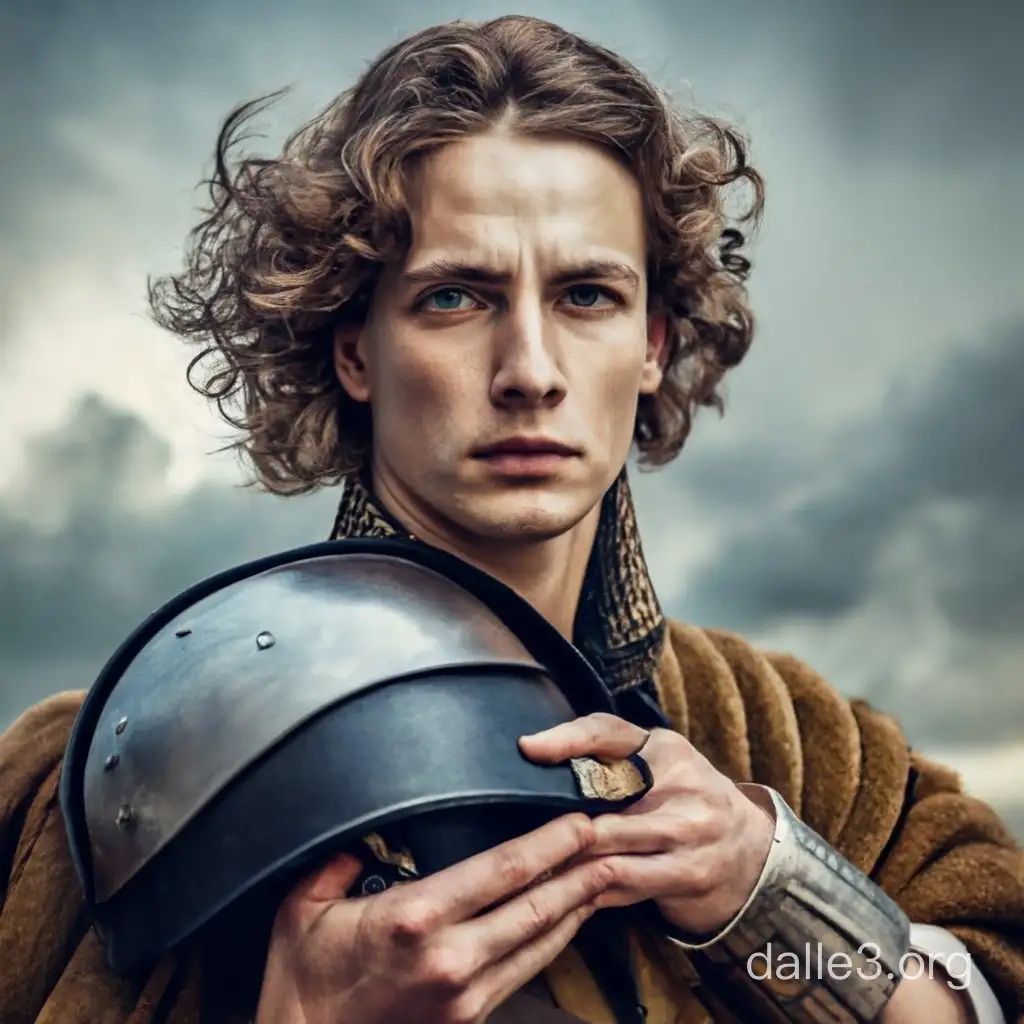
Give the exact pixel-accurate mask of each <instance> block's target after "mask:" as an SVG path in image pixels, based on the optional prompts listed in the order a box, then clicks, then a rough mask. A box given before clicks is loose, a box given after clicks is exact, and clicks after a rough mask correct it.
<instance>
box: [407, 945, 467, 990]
mask: <svg viewBox="0 0 1024 1024" xmlns="http://www.w3.org/2000/svg"><path fill="white" fill-rule="evenodd" d="M419 973H420V977H421V978H422V979H423V981H424V982H426V984H427V985H429V986H430V988H432V989H434V990H436V991H440V992H444V993H450V994H452V995H458V994H461V993H462V992H463V990H464V989H465V987H466V985H467V984H468V982H469V979H470V977H471V975H472V965H471V963H470V958H469V957H468V956H467V955H466V954H465V953H464V952H463V951H462V950H459V949H457V948H455V947H453V946H450V945H441V946H437V947H436V948H435V949H432V950H430V952H429V953H427V954H426V955H425V956H424V957H423V959H422V961H421V963H420V972H419Z"/></svg>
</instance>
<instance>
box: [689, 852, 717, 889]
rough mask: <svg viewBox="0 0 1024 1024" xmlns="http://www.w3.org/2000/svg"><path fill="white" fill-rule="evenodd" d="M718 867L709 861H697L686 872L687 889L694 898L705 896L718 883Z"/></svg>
mask: <svg viewBox="0 0 1024 1024" xmlns="http://www.w3.org/2000/svg"><path fill="white" fill-rule="evenodd" d="M719 874H720V871H719V868H718V865H716V864H715V863H713V862H712V861H710V860H701V861H697V862H696V863H695V864H693V865H692V866H691V867H690V870H689V871H688V872H687V888H688V889H689V890H690V892H691V893H692V894H693V895H694V896H707V895H709V894H710V893H712V892H713V891H714V890H715V889H716V888H717V886H718V883H719Z"/></svg>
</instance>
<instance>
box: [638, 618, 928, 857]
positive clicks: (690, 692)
mask: <svg viewBox="0 0 1024 1024" xmlns="http://www.w3.org/2000/svg"><path fill="white" fill-rule="evenodd" d="M667 636H668V643H667V644H666V649H665V654H664V657H663V661H662V667H661V671H660V673H659V679H658V688H659V697H660V698H661V700H662V703H663V706H664V707H665V710H666V712H667V713H668V715H669V717H670V718H671V719H672V720H673V724H674V725H676V727H677V728H680V729H681V731H683V732H685V733H686V735H687V736H688V737H689V738H690V740H691V742H692V743H693V744H694V745H695V746H696V747H697V748H698V749H699V750H700V751H701V752H702V753H703V754H704V755H705V756H706V757H708V759H709V760H711V761H712V763H713V764H715V766H716V767H717V768H719V770H720V771H723V772H725V773H726V774H728V775H730V776H731V777H733V778H735V779H736V780H737V781H753V782H759V783H762V784H763V785H768V786H771V787H772V788H773V789H775V790H777V791H778V792H779V793H781V794H782V796H783V797H784V798H785V800H786V802H787V803H789V804H790V806H792V807H793V808H794V810H796V811H797V813H798V814H800V815H801V816H802V817H803V818H804V820H805V821H807V822H808V824H810V825H811V826H812V827H813V828H815V830H816V831H818V832H820V833H821V834H822V835H823V836H824V837H825V838H826V839H828V840H829V841H830V842H833V843H835V842H837V841H838V840H839V839H840V837H841V836H844V835H845V836H846V837H847V838H848V839H849V840H851V845H852V846H856V845H857V841H855V840H853V837H860V838H861V839H862V840H863V837H865V835H866V834H867V833H870V834H871V835H872V838H873V839H874V841H873V842H869V843H868V846H870V847H871V849H864V850H854V849H852V848H851V849H849V850H848V855H850V854H854V856H853V857H852V858H851V859H854V860H855V861H860V862H862V863H863V862H864V861H870V860H871V859H872V858H873V857H875V856H877V855H878V854H879V853H880V852H881V851H880V849H878V848H877V844H878V843H879V842H880V841H881V842H883V844H884V840H881V836H882V835H884V834H885V833H886V832H887V829H886V828H885V827H884V826H883V827H881V828H879V827H878V826H880V825H883V823H885V824H887V825H888V826H889V827H892V826H894V825H895V824H896V820H897V819H898V817H899V814H900V811H901V809H902V807H903V805H904V800H905V796H906V790H907V787H908V784H909V782H910V780H911V775H912V753H911V751H910V749H909V746H908V744H907V741H906V739H905V737H904V735H903V731H902V729H901V728H900V726H899V724H898V723H897V722H896V721H895V720H894V719H893V718H891V717H890V716H888V715H885V714H882V713H880V712H879V711H878V710H877V709H874V708H872V707H871V706H870V705H868V704H867V703H866V702H864V701H859V700H850V699H847V698H846V697H844V696H843V695H842V694H841V693H840V691H839V690H838V689H837V688H836V687H835V686H834V685H832V684H831V683H830V682H828V681H827V680H826V679H824V678H823V677H822V676H821V675H820V674H819V673H818V672H816V671H815V670H814V669H813V668H812V667H811V666H810V665H808V664H807V663H806V662H804V661H802V660H801V659H800V658H797V657H795V656H793V655H791V654H787V653H781V652H776V651H768V650H763V649H761V648H758V647H757V646H755V645H754V644H751V643H750V642H749V641H747V640H745V639H744V638H742V637H740V636H738V635H736V634H735V633H730V632H727V631H724V630H717V629H701V628H699V627H696V626H691V625H687V624H685V623H682V622H678V621H670V622H669V623H668V633H667ZM865 822H872V823H873V824H874V827H871V828H867V829H866V828H865V827H864V823H865Z"/></svg>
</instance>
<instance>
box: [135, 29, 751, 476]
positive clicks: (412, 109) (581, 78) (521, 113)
mask: <svg viewBox="0 0 1024 1024" xmlns="http://www.w3.org/2000/svg"><path fill="white" fill-rule="evenodd" d="M278 95H280V94H279V93H276V94H271V95H270V96H268V97H263V98H261V99H257V100H254V101H252V102H250V103H246V104H244V105H242V106H240V107H238V108H237V109H236V110H234V111H233V112H232V113H231V114H230V116H229V117H228V118H227V120H226V121H225V123H224V125H223V127H222V129H221V132H220V135H219V137H218V140H217V147H216V162H215V167H214V171H213V174H212V176H211V178H210V180H209V181H208V182H207V184H208V186H209V195H210V204H209V206H208V207H207V208H206V209H204V210H203V214H204V218H205V219H204V220H203V221H202V222H201V223H200V224H199V225H198V226H197V227H196V228H195V229H194V230H193V232H192V233H191V235H190V246H189V248H188V253H187V258H186V264H185V267H184V269H183V271H182V272H181V273H179V274H173V275H168V276H166V277H162V278H159V279H157V280H156V281H153V282H151V284H150V306H151V308H152V311H153V315H154V317H155V319H156V321H157V322H158V323H159V324H160V325H162V326H164V327H166V328H168V329H169V330H171V331H174V332H175V333H177V334H179V335H182V336H184V337H186V338H188V339H191V340H192V341H194V342H197V343H198V344H199V345H200V346H201V350H200V351H199V353H198V354H197V355H196V356H195V358H194V359H193V360H192V362H191V363H190V365H189V381H190V383H191V384H192V386H193V387H195V388H196V389H197V390H198V391H199V392H200V393H202V394H203V395H205V396H206V397H208V398H210V399H212V400H213V401H215V402H216V403H217V406H218V408H219V410H220V412H221V414H222V415H223V416H224V418H225V419H226V420H227V421H228V423H229V424H231V425H232V427H233V428H235V429H236V430H237V431H239V436H238V439H237V441H236V442H235V443H234V446H235V447H236V448H237V449H238V450H239V451H240V453H241V454H242V455H243V457H244V458H245V459H246V460H247V461H248V462H249V464H250V465H251V468H252V470H253V472H254V475H255V479H256V482H257V483H259V484H260V485H262V486H263V487H264V488H266V489H267V490H270V491H273V492H276V493H278V494H296V493H302V492H306V491H311V490H314V489H316V488H318V487H320V486H324V485H328V484H334V483H337V482H338V481H339V480H340V478H341V477H342V476H344V475H345V474H346V473H349V472H351V471H352V470H353V469H355V468H357V467H358V466H359V465H360V464H362V462H363V461H364V460H365V457H366V454H367V452H368V450H369V445H370V441H371V437H370V417H369V411H368V408H367V406H366V405H365V404H360V403H356V402H354V401H352V400H351V399H350V398H349V397H348V395H347V394H346V393H345V391H344V389H343V388H342V387H341V384H340V383H339V381H338V379H337V377H336V375H335V371H334V364H333V336H334V331H335V328H336V327H337V325H338V324H339V322H342V321H343V320H351V319H356V320H358V318H361V317H363V316H364V315H365V312H366V309H367V305H368V303H369V301H370V300H371V297H372V295H373V290H374V286H375V283H376V281H377V279H378V277H379V275H380V273H381V270H382V268H383V267H384V266H385V265H387V264H390V263H391V261H394V260H401V259H402V258H403V257H404V255H405V254H406V252H407V250H408V245H409V241H410V226H409V216H408V212H407V205H406V196H405V182H406V180H407V178H408V174H409V171H410V170H411V169H412V168H413V167H414V165H415V162H416V161H417V160H420V159H422V157H423V156H424V155H426V154H428V153H430V152H431V151H432V150H435V149H437V147H440V146H443V145H445V144H446V143H449V142H452V141H454V140H458V139H462V138H465V137H467V136H471V135H474V134H477V133H482V132H485V131H487V130H488V129H489V128H492V127H494V126H495V125H496V124H498V123H499V122H500V123H501V124H502V125H503V126H505V127H506V128H508V129H509V130H512V131H514V132H516V133H522V134H543V135H555V136H562V137H566V136H568V137H572V138H576V139H581V140H585V141H587V142H589V143H592V144H595V145H597V146H600V147H602V148H603V149H604V150H605V151H608V152H610V153H612V154H614V155H615V157H616V158H617V159H618V160H620V161H621V162H622V163H623V165H625V166H626V167H627V168H628V169H629V170H630V171H631V172H632V173H633V174H634V175H635V177H636V179H637V181H638V182H639V184H640V187H641V190H642V194H643V199H644V208H645V213H646V217H647V222H648V223H647V232H648V268H647V270H648V278H649V293H650V296H651V301H652V302H653V303H660V304H661V305H662V306H663V307H664V308H665V309H667V310H668V311H670V313H671V317H670V321H671V327H670V332H669V347H668V352H667V363H666V373H665V377H664V382H663V383H662V385H661V387H660V389H659V391H658V393H657V394H656V395H652V396H641V400H640V405H639V408H638V412H637V418H636V424H635V430H634V439H635V444H636V448H637V450H638V453H639V461H640V463H641V464H647V465H651V466H653V465H661V464H664V463H666V462H668V461H669V460H671V459H672V458H674V457H675V456H676V455H677V454H678V453H679V451H680V450H681V449H682V447H683V444H684V442H685V441H686V438H687V436H688V435H689V433H690V430H691V427H692V423H693V418H694V415H695V413H696V410H697V409H698V408H699V407H701V406H713V407H717V408H719V409H721V396H720V393H719V385H720V383H721V381H722V378H723V376H724V375H725V373H726V372H727V371H728V370H729V369H730V368H731V367H734V366H736V365H737V364H738V363H739V362H740V360H741V359H742V358H743V356H744V355H745V354H746V352H747V350H748V348H749V346H750V343H751V339H752V337H753V330H754V318H753V315H752V313H751V310H750V307H749V305H748V302H747V297H746V292H745V287H744V282H745V280H746V278H747V275H748V273H749V271H750V261H749V260H748V258H747V257H746V256H745V255H744V254H743V252H742V251H741V250H742V246H743V244H744V241H745V238H744V235H743V233H742V232H741V231H740V230H739V229H738V225H739V224H742V223H744V222H749V223H756V221H757V220H758V218H759V217H760V215H761V210H762V206H763V201H764V186H763V181H762V178H761V176H760V174H759V173H758V172H757V171H756V170H755V169H754V168H753V167H752V166H750V164H749V163H748V152H747V144H746V142H745V140H744V138H743V137H742V136H741V135H740V134H739V132H738V131H736V130H735V129H734V128H733V127H731V126H729V125H727V124H725V123H723V122H722V121H720V120H718V119H716V118H713V117H708V116H702V115H699V114H694V113H684V112H683V111H681V110H679V109H677V108H676V107H675V106H674V105H673V104H672V103H671V102H670V101H669V100H668V99H667V98H666V97H665V96H664V95H663V94H662V93H661V92H660V91H659V90H658V89H657V88H655V86H654V85H653V84H652V83H651V82H650V81H649V79H648V78H647V77H646V76H645V75H643V74H642V73H641V72H640V71H638V70H637V69H636V68H635V67H633V65H631V64H630V63H629V62H628V61H626V60H624V59H623V58H621V57H619V56H617V55H616V54H614V53H612V52H610V51H609V50H607V49H604V48H603V47H600V46H596V45H594V44H593V43H590V42H587V41H585V40H583V39H581V38H580V37H578V36H576V35H574V34H572V33H570V32H567V31H566V30H564V29H562V28H560V27H558V26H557V25H553V24H551V23H549V22H546V21H542V20H539V19H535V18H528V17H504V18H498V19H496V20H493V21H487V22H483V23H475V22H462V21H460V22H452V23H448V24H443V25H438V26H436V27H433V28H428V29H426V30H424V31H422V32H418V33H416V34H415V35H412V36H410V37H409V38H407V39H405V40H403V41H402V42H400V43H398V44H397V45H395V46H393V47H392V48H390V49H388V50H387V51H385V52H384V53H383V54H382V55H381V56H380V57H379V58H378V59H377V60H376V61H375V62H374V63H373V64H372V65H371V66H370V67H369V69H368V70H367V71H366V72H365V74H364V75H363V76H362V77H361V78H360V80H359V81H358V82H357V84H356V85H355V87H354V88H352V89H351V90H349V91H347V92H345V93H343V94H342V95H340V96H339V97H338V98H337V99H335V100H334V101H333V102H332V103H331V104H330V105H329V106H328V107H327V108H326V109H325V110H324V111H323V112H322V113H321V114H320V115H319V116H318V117H316V118H315V119H313V120H312V121H311V122H309V123H308V124H306V125H304V126H303V127H302V128H300V129H299V130H298V131H297V132H295V134H293V135H292V136H291V137H290V138H289V139H288V141H287V142H286V144H285V146H284V148H283V151H282V152H281V154H280V155H279V156H276V157H273V158H261V157H253V156H246V157H239V158H238V159H237V160H235V159H234V157H235V153H236V150H237V149H238V147H239V145H240V143H241V142H242V140H243V130H244V129H245V128H246V126H247V125H248V124H249V123H250V121H251V119H252V118H253V117H254V116H256V115H257V114H259V113H261V112H262V111H263V110H264V109H265V108H266V106H267V104H268V103H270V102H272V101H273V99H275V98H276V96H278ZM736 185H741V186H744V187H745V188H747V189H748V190H749V192H750V193H751V196H750V202H749V204H748V205H747V206H746V208H745V209H743V210H740V211H739V212H738V213H737V214H735V215H730V212H729V209H728V207H729V206H730V203H731V201H732V198H733V197H732V195H731V189H732V186H736Z"/></svg>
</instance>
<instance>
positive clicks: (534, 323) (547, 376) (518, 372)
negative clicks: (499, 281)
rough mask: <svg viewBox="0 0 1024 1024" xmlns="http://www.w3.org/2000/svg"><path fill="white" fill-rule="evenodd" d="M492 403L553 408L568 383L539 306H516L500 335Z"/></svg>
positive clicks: (512, 406) (508, 316)
mask: <svg viewBox="0 0 1024 1024" xmlns="http://www.w3.org/2000/svg"><path fill="white" fill-rule="evenodd" d="M497 341H498V352H497V368H496V371H495V374H494V378H493V380H492V382H491V400H492V401H493V402H494V403H495V405H499V406H502V407H505V408H509V409H514V408H522V409H526V408H554V407H555V406H557V405H558V404H559V403H560V402H561V401H562V399H564V398H565V395H566V391H567V388H568V382H567V380H566V378H565V374H564V372H563V371H562V368H561V366H560V365H559V359H558V353H557V351H556V345H555V339H554V336H553V328H552V325H550V324H547V323H546V322H545V316H544V311H543V309H542V308H541V306H540V303H528V304H527V303H524V304H522V305H519V304H517V305H516V307H515V308H513V309H511V310H509V311H508V313H507V316H506V317H505V322H504V324H503V325H502V329H501V330H500V331H499V332H498V337H497Z"/></svg>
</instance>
